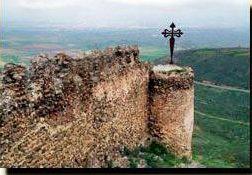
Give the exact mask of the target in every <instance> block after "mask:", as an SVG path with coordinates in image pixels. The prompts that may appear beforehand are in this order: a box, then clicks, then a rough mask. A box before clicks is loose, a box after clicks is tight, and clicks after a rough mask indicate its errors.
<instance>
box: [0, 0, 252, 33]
mask: <svg viewBox="0 0 252 175" xmlns="http://www.w3.org/2000/svg"><path fill="white" fill-rule="evenodd" d="M1 7H2V11H1V16H2V18H1V24H2V26H4V27H5V26H7V27H10V28H12V27H13V26H14V27H15V26H19V27H22V26H26V27H32V28H37V26H39V27H47V28H53V27H57V28H71V27H74V28H78V29H87V28H94V29H100V28H113V29H114V28H118V29H120V28H163V27H169V25H170V23H171V22H172V21H173V22H174V23H175V24H176V25H177V26H178V27H183V28H184V27H188V28H219V29H222V28H236V27H237V28H246V27H249V24H250V18H249V10H250V3H249V2H248V1H247V0H221V1H219V0H180V1H173V0H138V1H135V0H96V1H93V0H53V1H50V0H32V1H30V0H6V1H1Z"/></svg>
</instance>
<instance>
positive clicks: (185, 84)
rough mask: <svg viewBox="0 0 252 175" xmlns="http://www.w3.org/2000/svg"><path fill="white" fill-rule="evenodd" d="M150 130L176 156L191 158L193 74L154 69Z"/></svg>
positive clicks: (162, 67) (163, 68) (150, 89)
mask: <svg viewBox="0 0 252 175" xmlns="http://www.w3.org/2000/svg"><path fill="white" fill-rule="evenodd" d="M149 91H150V103H151V104H150V106H151V115H150V130H151V134H152V136H153V137H155V138H156V139H157V140H158V141H160V142H161V143H163V144H164V145H165V146H166V147H167V148H168V149H169V150H170V151H171V152H172V153H174V154H176V155H177V156H179V157H184V156H185V157H189V158H190V157H191V142H192V131H193V121H194V87H193V72H192V70H191V69H190V68H188V69H185V68H180V67H177V66H171V65H167V66H157V67H154V69H153V72H152V73H151V75H150V84H149Z"/></svg>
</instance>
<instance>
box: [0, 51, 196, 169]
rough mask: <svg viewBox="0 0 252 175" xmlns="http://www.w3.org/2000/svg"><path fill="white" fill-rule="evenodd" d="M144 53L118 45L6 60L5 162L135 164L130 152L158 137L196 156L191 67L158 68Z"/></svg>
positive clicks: (0, 142) (1, 147) (2, 96)
mask: <svg viewBox="0 0 252 175" xmlns="http://www.w3.org/2000/svg"><path fill="white" fill-rule="evenodd" d="M138 57H139V50H138V48H135V47H116V48H109V49H106V50H104V51H93V52H92V53H90V54H84V55H82V56H81V57H76V58H72V57H70V56H68V55H65V54H63V53H60V54H57V55H56V56H54V57H48V56H45V55H40V56H38V57H36V58H35V59H33V61H32V62H31V65H30V66H29V67H28V68H26V67H23V66H21V65H15V64H6V65H5V67H4V70H3V72H2V73H1V76H0V77H1V79H2V80H1V82H2V83H1V86H0V91H1V93H0V167H129V160H128V158H127V157H126V156H125V155H124V150H125V149H130V150H132V149H134V148H136V147H139V146H140V145H143V146H146V145H147V144H148V143H149V140H151V139H152V138H155V139H157V141H159V142H161V143H163V144H164V145H165V146H167V148H168V149H169V150H170V151H171V152H172V153H174V154H176V155H178V156H186V157H191V137H192V127H193V98H194V94H193V93H194V92H193V72H192V70H191V69H183V71H181V68H179V69H177V68H176V69H172V70H173V71H167V69H165V71H164V70H160V69H159V67H154V68H153V70H152V69H151V66H150V65H149V64H147V63H142V62H140V61H139V58H138ZM168 67H169V66H168ZM169 69H170V68H169ZM174 70H176V71H174ZM178 70H179V71H178Z"/></svg>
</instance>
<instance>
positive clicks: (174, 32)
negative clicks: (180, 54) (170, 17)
mask: <svg viewBox="0 0 252 175" xmlns="http://www.w3.org/2000/svg"><path fill="white" fill-rule="evenodd" d="M175 27H176V26H175V24H174V23H171V25H170V28H171V30H168V29H164V31H163V32H162V35H164V37H165V38H167V37H168V36H171V38H170V52H171V61H170V64H173V60H172V57H173V50H174V45H175V38H174V36H176V37H181V35H182V34H183V32H181V30H180V29H177V30H174V28H175Z"/></svg>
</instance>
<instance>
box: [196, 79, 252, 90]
mask: <svg viewBox="0 0 252 175" xmlns="http://www.w3.org/2000/svg"><path fill="white" fill-rule="evenodd" d="M194 83H195V84H199V85H203V86H208V87H213V88H218V89H225V90H231V91H239V92H245V93H250V90H246V89H239V88H234V87H230V86H217V85H214V84H209V83H202V82H198V81H194Z"/></svg>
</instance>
